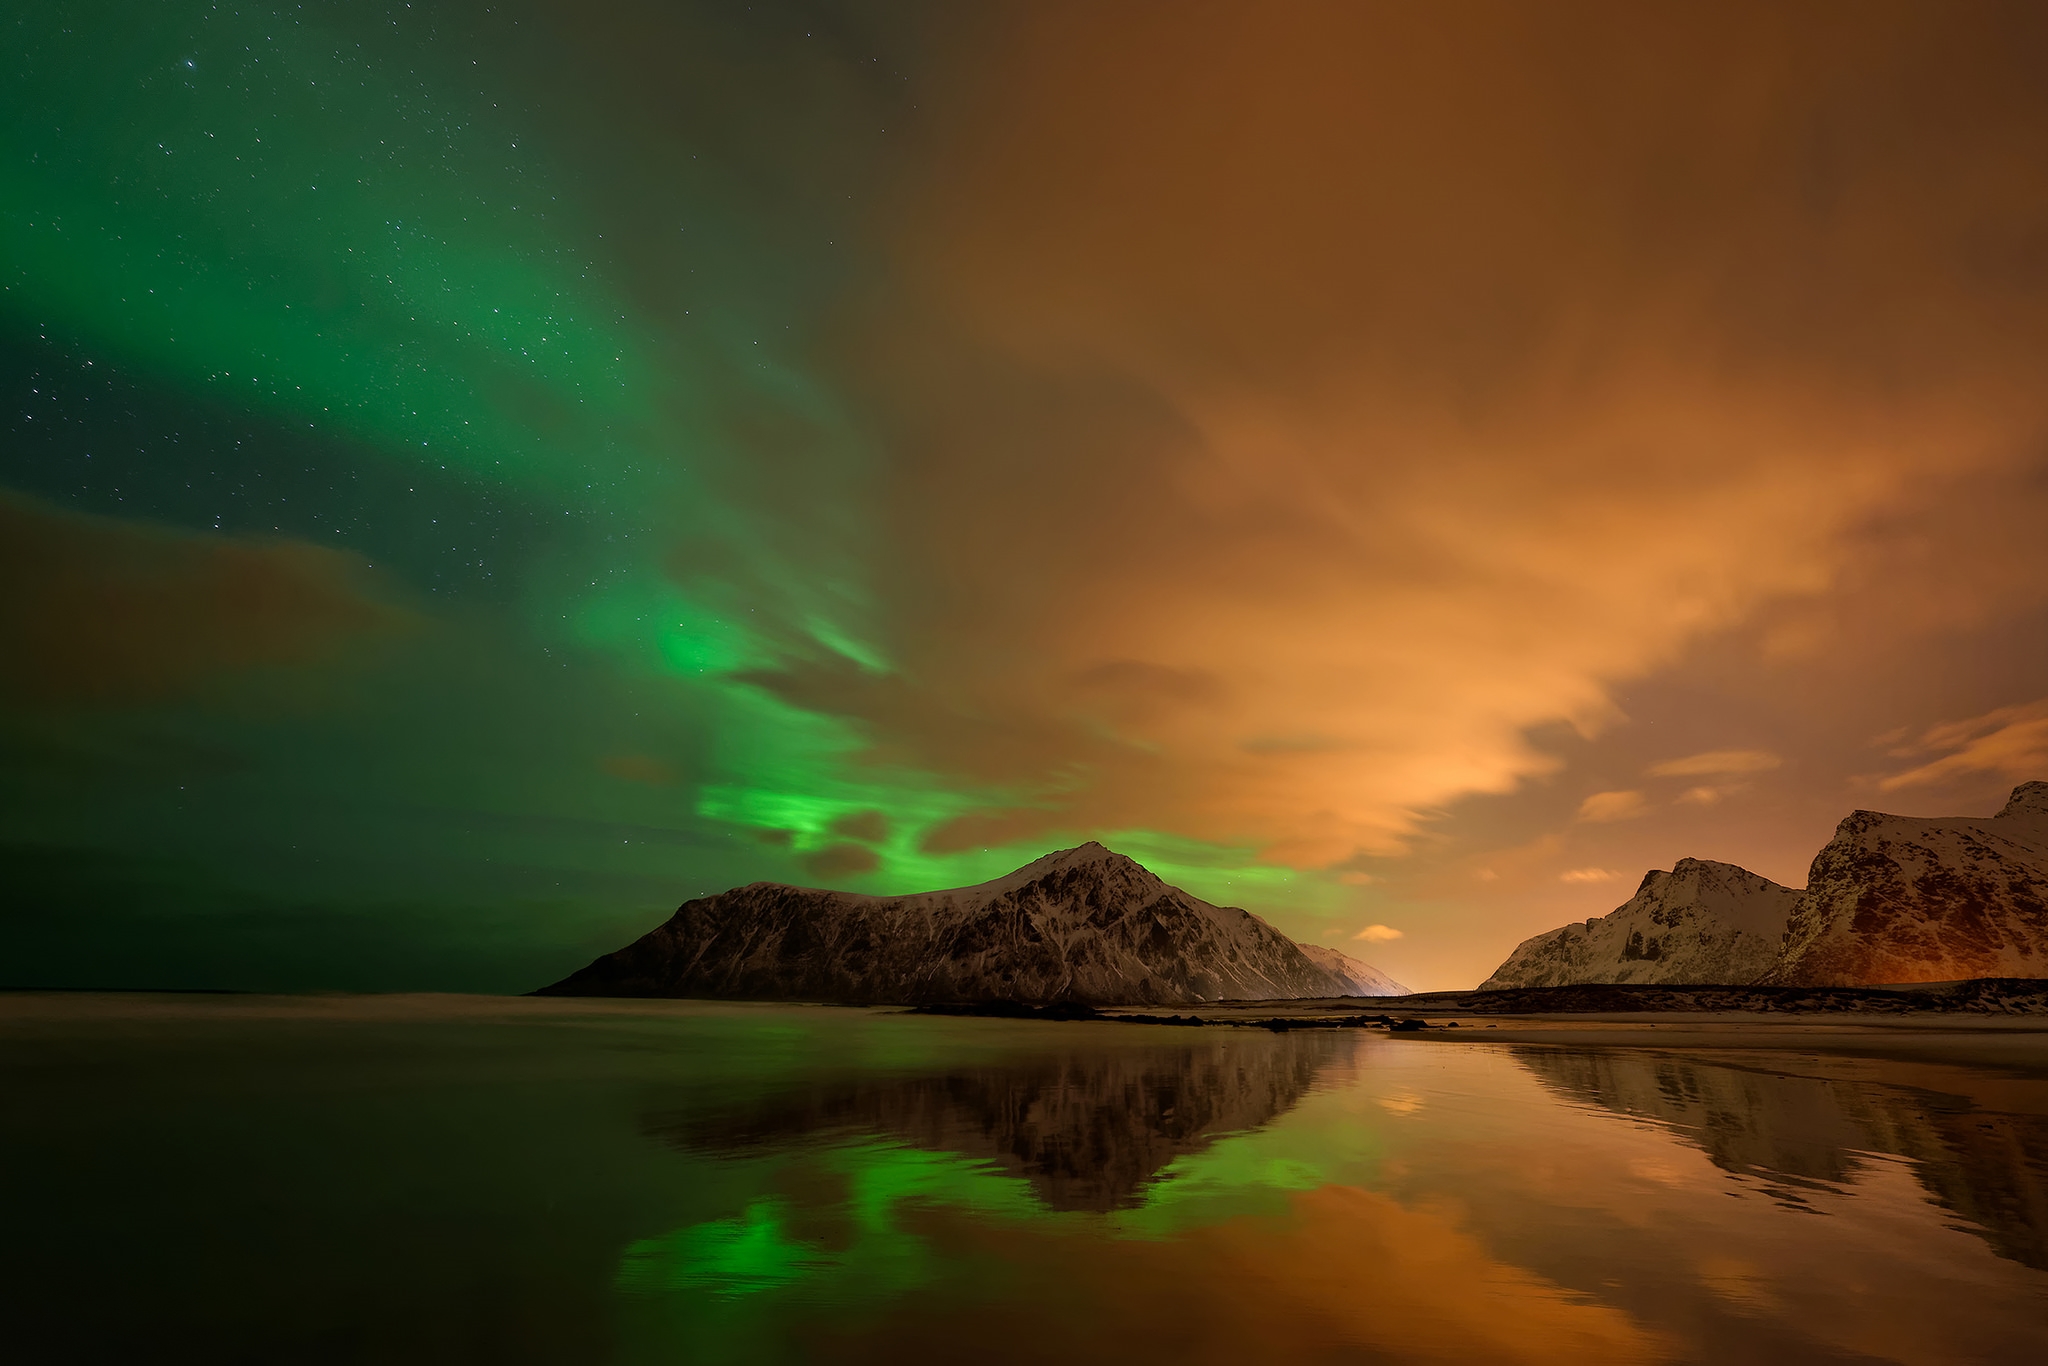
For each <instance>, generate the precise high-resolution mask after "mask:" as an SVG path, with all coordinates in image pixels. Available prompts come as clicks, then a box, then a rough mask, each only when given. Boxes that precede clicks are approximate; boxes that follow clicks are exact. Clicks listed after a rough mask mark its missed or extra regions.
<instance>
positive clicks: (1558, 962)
mask: <svg viewBox="0 0 2048 1366" xmlns="http://www.w3.org/2000/svg"><path fill="white" fill-rule="evenodd" d="M1798 900H1799V893H1798V892H1797V891H1795V890H1793V889H1792V888H1790V887H1781V886H1779V885H1778V884H1777V883H1775V882H1772V881H1771V880H1770V879H1769V878H1765V877H1759V876H1757V875H1756V874H1755V873H1752V872H1750V871H1749V870H1748V869H1746V868H1738V867H1736V866H1735V865H1734V864H1732V863H1715V862H1713V861H1712V860H1710V859H1696V858H1685V859H1680V860H1679V861H1678V864H1677V866H1676V867H1674V868H1673V869H1672V870H1671V871H1670V872H1668V873H1667V872H1664V871H1662V870H1653V871H1651V872H1649V873H1647V874H1645V875H1644V877H1643V883H1642V886H1640V887H1638V888H1637V889H1636V894H1635V895H1634V896H1632V897H1630V898H1629V899H1628V900H1627V901H1626V902H1624V903H1622V905H1620V906H1619V907H1617V908H1616V909H1615V910H1613V911H1612V912H1610V913H1609V914H1607V915H1604V916H1601V917H1599V918H1598V919H1594V920H1588V921H1586V922H1585V923H1584V924H1582V925H1578V924H1575V925H1566V926H1565V927H1564V928H1562V929H1556V930H1551V931H1548V932H1547V933H1544V934H1539V935H1536V936H1535V937H1533V938H1530V939H1525V940H1523V941H1522V943H1521V944H1520V945H1519V946H1517V947H1516V949H1515V951H1514V952H1513V953H1512V954H1510V955H1509V956H1508V960H1507V961H1506V962H1505V963H1502V964H1501V965H1500V966H1499V967H1498V968H1496V969H1495V970H1494V973H1493V976H1491V977H1489V978H1487V979H1486V980H1485V981H1484V982H1482V983H1480V989H1481V990H1491V989H1495V988H1502V987H1558V986H1567V985H1570V984H1573V983H1577V982H1670V983H1691V984H1698V983H1744V982H1753V981H1755V980H1756V979H1757V977H1758V976H1760V975H1761V974H1762V973H1764V972H1765V971H1766V970H1767V969H1769V968H1770V967H1771V965H1772V964H1773V963H1775V962H1776V961H1777V957H1778V949H1779V945H1780V944H1781V943H1782V942H1783V940H1784V936H1785V921H1786V918H1787V917H1788V916H1789V915H1790V914H1791V912H1792V908H1793V906H1794V905H1795V904H1796V903H1797V902H1798Z"/></svg>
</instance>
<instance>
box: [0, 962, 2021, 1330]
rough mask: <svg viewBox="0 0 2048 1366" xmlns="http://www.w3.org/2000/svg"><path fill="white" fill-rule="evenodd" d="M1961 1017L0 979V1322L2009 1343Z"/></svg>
mask: <svg viewBox="0 0 2048 1366" xmlns="http://www.w3.org/2000/svg"><path fill="white" fill-rule="evenodd" d="M1660 1037H1662V1036H1660ZM1887 1037H1888V1038H1891V1037H1893V1036H1892V1035H1887ZM2015 1041H2016V1042H2015ZM2008 1042H2009V1043H2011V1044H2012V1046H2011V1047H2008V1048H2007V1049H2006V1051H2005V1052H2004V1053H2003V1054H2000V1056H2008V1057H2017V1056H2023V1055H2026V1054H2027V1053H2028V1050H2033V1056H2035V1057H2036V1058H2037V1063H2038V1060H2039V1058H2040V1055H2041V1054H2043V1053H2048V1041H2043V1040H2038V1039H2037V1040H2035V1041H2034V1042H2028V1041H2027V1039H2026V1038H2024V1037H2021V1035H2019V1034H2013V1035H2011V1036H2010V1037H2009V1040H2008ZM1886 1046H1887V1047H1891V1046H1892V1045H1890V1044H1887V1045H1886ZM1916 1046H1917V1045H1916ZM1974 1047H1976V1045H1971V1044H1968V1043H1967V1041H1965V1042H1964V1043H1962V1044H1957V1043H1956V1041H1955V1040H1954V1039H1949V1040H1947V1041H1942V1040H1935V1041H1933V1042H1932V1043H1930V1044H1929V1045H1928V1048H1929V1049H1931V1050H1933V1051H1931V1052H1927V1053H1926V1056H1927V1057H1934V1056H1937V1055H1939V1056H1940V1057H1942V1058H1943V1059H1945V1060H1944V1061H1942V1062H1941V1063H1939V1064H1938V1065H1937V1064H1934V1063H1910V1064H1908V1063H1899V1064H1896V1065H1895V1064H1893V1063H1890V1062H1877V1061H1872V1060H1870V1059H1867V1058H1857V1057H1847V1056H1840V1055H1830V1054H1828V1053H1826V1052H1823V1051H1815V1052H1809V1053H1795V1052H1791V1051H1780V1052H1776V1053H1773V1054H1770V1055H1768V1056H1766V1055H1763V1054H1760V1053H1756V1052H1749V1053H1736V1052H1733V1051H1722V1052H1717V1053H1711V1054H1706V1055H1697V1054H1696V1053H1686V1052H1685V1051H1684V1050H1682V1049H1678V1048H1675V1047H1674V1046H1672V1045H1669V1044H1664V1045H1662V1046H1660V1048H1659V1049H1657V1050H1656V1051H1650V1050H1631V1049H1629V1048H1626V1047H1618V1048H1617V1047H1609V1048H1604V1049H1600V1050H1593V1051H1588V1050H1584V1049H1570V1048H1520V1047H1517V1046H1515V1045H1507V1044H1498V1043H1488V1042H1485V1041H1484V1039H1483V1036H1482V1037H1480V1038H1470V1037H1459V1038H1451V1037H1442V1036H1424V1037H1389V1036H1387V1035H1384V1034H1365V1033H1362V1032H1360V1031H1345V1032H1343V1033H1341V1034H1340V1033H1337V1032H1334V1031H1333V1032H1329V1033H1305V1032H1290V1033H1285V1034H1277V1035H1276V1034H1268V1033H1265V1032H1264V1031H1256V1032H1255V1031H1240V1030H1223V1029H1199V1030H1172V1029H1163V1028H1150V1027H1144V1026H1090V1025H1085V1024H1076V1025H1049V1024H1043V1023H1038V1022H1023V1023H1009V1022H1002V1021H991V1020H948V1019H933V1018H928V1017H926V1018H918V1017H907V1016H903V1015H900V1014H892V1013H890V1012H884V1011H859V1010H823V1009H816V1008H804V1007H779V1006H744V1007H742V1006H720V1005H715V1004H710V1003H675V1002H604V1003H587V1002H586V1003H577V1002H560V1001H490V1000H482V999H457V998H419V999H401V998H362V999H353V998H304V999H299V998H293V999H289V1000H266V999H262V998H247V999H225V998H224V999H221V1000H218V1001H203V1000H168V999H143V998H122V999H119V1000H111V999H110V1000H88V999H85V998H70V997H67V998H64V999H61V1000H58V999H49V1000H45V999H39V998H38V999H30V998H25V997H22V998H7V997H4V996H0V1094H5V1095H6V1096H7V1097H8V1103H7V1104H6V1105H0V1160H4V1162H5V1164H6V1167H7V1170H8V1171H9V1172H10V1173H18V1174H21V1175H22V1179H21V1180H18V1181H17V1182H15V1183H14V1184H13V1186H11V1187H10V1190H9V1204H8V1237H7V1238H4V1239H0V1324H4V1325H5V1329H4V1331H5V1335H6V1336H5V1340H6V1342H7V1345H8V1350H9V1353H10V1355H9V1358H8V1359H9V1360H15V1359H20V1360H23V1361H44V1360H65V1361H84V1362H98V1361H107V1362H122V1363H126V1362H132V1361H193V1362H208V1363H213V1362H222V1361H376V1362H379V1363H386V1362H392V1363H420V1364H421V1366H427V1364H428V1363H432V1364H433V1366H440V1364H441V1363H445V1362H450V1361H490V1362H493V1363H504V1362H532V1363H536V1364H537V1366H538V1364H540V1363H545V1366H560V1364H561V1363H590V1364H591V1366H598V1364H599V1363H610V1364H611V1366H639V1363H647V1364H648V1366H653V1363H662V1364H663V1366H670V1364H671V1363H677V1362H692V1363H715V1362H733V1363H741V1362H744V1363H748V1366H753V1364H754V1363H778V1362H790V1363H798V1362H876V1363H900V1362H902V1361H904V1360H922V1359H925V1358H948V1359H950V1358H954V1357H965V1358H971V1359H973V1360H975V1361H976V1362H978V1363H991V1364H996V1363H1018V1364H1019V1366H1023V1364H1024V1363H1030V1366H1042V1364H1043V1363H1045V1362H1047V1361H1059V1362H1063V1363H1065V1362H1071V1363H1089V1362H1114V1363H1118V1364H1119V1366H1127V1364H1128V1363H1133V1362H1141V1361H1154V1360H1172V1361H1173V1362H1175V1363H1176V1366H1203V1364H1206V1363H1216V1366H1243V1363H1245V1362H1250V1361H1257V1362H1266V1361H1274V1362H1318V1363H1321V1362H1339V1361H1343V1362H1351V1361H1374V1362H1380V1361H1384V1362H1395V1363H1410V1362H1414V1363H1420V1362H1428V1363H1446V1364H1448V1363H1458V1366H1474V1364H1475V1363H1497V1362H1505V1363H1523V1364H1525V1366H1551V1364H1552V1363H1555V1364H1556V1366H1565V1363H1571V1364H1572V1366H1592V1364H1598V1363H1637V1362H1662V1361H1673V1362H1708V1363H1717V1362H1728V1361H1740V1362H1744V1363H1750V1362H1762V1363H1776V1362H1786V1363H1795V1362H1796V1363H1798V1366H1823V1363H1843V1366H1847V1364H1848V1363H1859V1364H1860V1366H1868V1363H1870V1362H1873V1361H1884V1362H1897V1363H1902V1364H1906V1366H1965V1364H1966V1363H1977V1362H1987V1361H2000V1362H2003V1361H2034V1360H2048V1272H2044V1271H2042V1270H2040V1269H2038V1268H2039V1266H2040V1263H2041V1260H2042V1259H2041V1255H2040V1250H2041V1246H2042V1230H2043V1227H2044V1223H2043V1218H2042V1192H2043V1190H2044V1182H2043V1174H2042V1168H2041V1163H2042V1161H2043V1156H2044V1152H2048V1135H2044V1133H2043V1129H2042V1123H2043V1121H2042V1116H2044V1115H2048V1082H2044V1081H2042V1080H2039V1079H2038V1077H2039V1075H2040V1071H2039V1070H2038V1069H2037V1071H2036V1072H2035V1073H2031V1074H2027V1075H2015V1074H2013V1073H2012V1072H2011V1071H2007V1072H2003V1073H2001V1072H1998V1071H1995V1070H1991V1069H1988V1068H1985V1067H1979V1066H1972V1065H1968V1064H1967V1059H1965V1058H1963V1057H1962V1055H1961V1054H1959V1053H1957V1051H1956V1050H1957V1049H1958V1048H1961V1049H1963V1050H1964V1051H1965V1052H1967V1050H1968V1049H1969V1048H1974ZM1914 1056H1916V1057H1918V1056H1921V1055H1920V1054H1917V1053H1916V1054H1915V1055H1914ZM167 1248H168V1249H173V1250H174V1255H169V1256H167V1255H165V1254H164V1249H167Z"/></svg>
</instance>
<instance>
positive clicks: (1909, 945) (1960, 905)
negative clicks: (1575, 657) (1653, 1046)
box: [1481, 782, 2048, 989]
mask: <svg viewBox="0 0 2048 1366" xmlns="http://www.w3.org/2000/svg"><path fill="white" fill-rule="evenodd" d="M1977 977H2048V782H2028V783H2022V784H2020V785H2019V786H2018V787H2016V788H2014V789H2013V792H2012V796H2011V798H2010V799H2009V800H2008V801H2007V802H2006V804H2005V807H2004V809H2002V810H2001V811H1999V813H1998V814H1997V815H1995V816H1983V817H1978V816H1938V817H1918V816H1892V815H1887V814H1885V813H1883V812H1879V811H1856V812H1852V813H1851V814H1850V815H1849V816H1847V817H1846V818H1845V819H1844V820H1843V821H1842V822H1841V824H1840V825H1838V826H1836V827H1835V835H1834V838H1833V839H1832V840H1830V841H1829V842H1828V844H1827V845H1826V847H1824V848H1823V849H1822V850H1821V851H1820V853H1819V854H1817V855H1816V856H1815V857H1814V860H1813V867H1812V869H1811V871H1810V872H1809V874H1808V877H1807V885H1806V888H1805V889H1804V890H1803V891H1795V890H1794V889H1792V888H1789V887H1781V886H1779V885H1778V884H1777V883H1775V882H1772V881H1770V880H1769V879H1768V878H1763V877H1759V876H1757V875H1756V874H1755V873H1751V872H1749V871H1747V870H1746V869H1742V868H1738V867H1736V866H1735V865H1733V864H1728V863H1714V862H1710V861H1708V860H1705V859H1680V860H1679V861H1678V864H1677V866H1676V867H1675V868H1673V869H1672V870H1671V871H1670V872H1668V873H1667V872H1661V871H1653V872H1651V873H1649V874H1648V875H1646V876H1645V877H1644V879H1643V883H1642V886H1641V887H1640V888H1638V889H1637V891H1636V894H1635V896H1633V897H1632V898H1630V899H1629V900H1628V901H1627V902H1625V903H1624V904H1623V905H1621V906H1619V907H1617V908H1616V909H1615V910H1614V911H1613V912H1612V913H1610V914H1609V915H1606V916H1603V917H1600V918H1597V919H1593V920H1588V921H1586V922H1585V923H1584V924H1583V925H1566V926H1564V927H1563V928H1561V929H1556V930H1551V931H1548V932H1546V933H1544V934H1539V935H1535V936H1533V937H1532V938H1530V939H1527V940H1524V941H1523V942H1522V943H1521V944H1520V945H1519V946H1517V947H1516V949H1515V951H1514V952H1513V953H1512V954H1510V955H1509V956H1508V959H1507V961H1506V962H1504V963H1502V964H1501V965H1500V967H1499V968H1497V969H1495V971H1494V973H1493V975H1492V976H1491V977H1489V978H1487V979H1486V981H1485V982H1483V983H1482V984H1481V988H1482V989H1495V988H1506V987H1532V986H1565V985H1571V984H1576V983H1621V982H1662V983H1685V984H1693V985H1705V984H1723V985H1734V986H1739V985H1747V984H1750V983H1757V984H1762V985H1781V986H1876V985H1888V984H1894V983H1909V982H1950V981H1960V980H1963V979H1966V978H1977Z"/></svg>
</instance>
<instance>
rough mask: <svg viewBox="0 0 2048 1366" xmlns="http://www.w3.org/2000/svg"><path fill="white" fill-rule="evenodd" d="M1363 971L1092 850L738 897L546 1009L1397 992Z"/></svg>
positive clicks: (771, 886)
mask: <svg viewBox="0 0 2048 1366" xmlns="http://www.w3.org/2000/svg"><path fill="white" fill-rule="evenodd" d="M1331 952H1334V951H1331ZM1337 956H1338V957H1342V955H1337ZM1346 961H1347V962H1355V960H1346ZM1357 967H1358V968H1364V969H1365V972H1366V973H1367V974H1370V976H1369V977H1364V978H1361V977H1360V976H1359V975H1358V974H1357V973H1356V972H1355V970H1353V969H1345V970H1343V971H1338V970H1336V969H1333V968H1331V967H1327V966H1323V965H1321V964H1319V963H1318V962H1317V961H1315V959H1313V958H1311V957H1310V956H1309V954H1307V953H1306V952H1304V951H1303V949H1302V947H1301V946H1300V945H1297V944H1296V943H1295V942H1294V941H1293V940H1291V939H1289V938H1288V937H1287V936H1286V935H1284V934H1282V933H1280V931H1278V930H1276V929H1274V928H1273V927H1272V926H1271V925H1268V924H1267V923H1266V922H1265V921H1263V920H1261V919H1259V918H1258V917H1257V916H1255V915H1252V914H1251V913H1250V912H1248V911H1241V910H1237V909H1235V908H1232V907H1219V906H1212V905H1210V904H1209V903H1208V902H1206V901H1202V900H1199V899H1197V898H1195V897H1192V896H1190V895H1188V894H1187V893H1186V892H1183V891H1181V890H1180V889H1179V888H1177V887H1170V886H1168V885H1167V884H1166V883H1164V882H1162V881H1160V880H1159V879H1158V878H1157V877H1155V876H1153V875H1152V874H1151V873H1150V872H1148V871H1147V870H1146V869H1145V868H1143V867H1141V866H1139V865H1138V864H1137V863H1135V862H1133V861H1132V860H1130V859H1128V858H1125V857H1124V856H1123V855H1122V854H1118V853H1114V852H1112V851H1110V850H1108V849H1105V848H1103V847H1102V846H1101V845H1099V844H1093V843H1090V844H1084V845H1082V846H1081V847H1079V848H1078V849H1066V850H1062V851H1060V852H1058V853H1054V854H1048V855H1046V856H1045V857H1044V858H1041V859H1038V860H1036V861H1034V862H1032V863H1029V864H1026V865H1025V866H1024V867H1022V868H1020V869H1018V870H1017V871H1016V872H1014V873H1011V874H1010V875H1009V876H1007V877H1002V878H998V879H996V880H995V881H993V882H985V883H982V884H981V885H979V886H976V887H962V888H957V889H955V890H951V891H942V892H924V893H920V894H917V895H913V896H894V897H882V896H860V895H856V894H853V893H850V892H834V891H822V890H818V889H814V888H806V887H788V886H784V885H782V884H780V883H772V882H757V883H754V884H752V885H751V886H747V887H738V888H734V889H733V890H732V891H729V892H721V893H720V894H718V895H717V896H710V897H703V898H700V899H698V900H696V901H689V902H685V903H684V904H683V906H682V907H681V908H680V909H679V910H677V911H676V913H675V915H674V916H672V917H671V918H670V919H669V920H668V922H667V923H666V924H664V925H662V926H660V927H659V928H657V929H655V930H653V931H651V932H650V933H648V934H646V935H643V936H642V937H641V938H640V939H638V940H636V941H635V942H633V943H632V944H629V945H627V946H626V947H625V948H623V949H620V950H619V951H618V952H616V953H611V954H607V955H605V956H604V957H602V958H600V959H598V960H597V961H596V962H594V963H592V964H591V965H590V966H589V967H587V968H584V969H583V970H582V971H581V972H577V973H573V974H571V975H570V976H569V977H566V978H564V979H563V980H562V981H560V982H557V983H555V984H553V985H552V986H548V987H544V988H542V989H541V992H540V993H538V994H542V995H555V996H698V997H721V998H728V999H739V1000H796V1001H832V1002H845V1003H864V1004H880V1003H914V1002H928V1001H990V1000H1011V1001H1074V1002H1081V1003H1085V1004H1088V1005H1118V1004H1147V1005H1173V1004H1186V1003H1192V1002H1198V1001H1214V1000H1221V999H1231V998H1245V999H1276V998H1290V999H1300V998H1306V997H1317V996H1341V995H1352V994H1359V989H1360V986H1361V984H1369V983H1385V986H1386V987H1388V988H1392V989H1393V990H1397V991H1398V990H1400V988H1399V987H1398V986H1396V985H1395V984H1393V983H1391V982H1387V981H1386V979H1385V978H1384V977H1382V976H1381V975H1380V974H1378V973H1377V972H1375V971H1374V970H1373V969H1371V968H1369V967H1366V965H1364V964H1357ZM1375 994H1378V993H1375Z"/></svg>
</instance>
